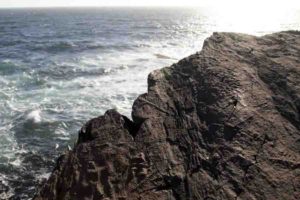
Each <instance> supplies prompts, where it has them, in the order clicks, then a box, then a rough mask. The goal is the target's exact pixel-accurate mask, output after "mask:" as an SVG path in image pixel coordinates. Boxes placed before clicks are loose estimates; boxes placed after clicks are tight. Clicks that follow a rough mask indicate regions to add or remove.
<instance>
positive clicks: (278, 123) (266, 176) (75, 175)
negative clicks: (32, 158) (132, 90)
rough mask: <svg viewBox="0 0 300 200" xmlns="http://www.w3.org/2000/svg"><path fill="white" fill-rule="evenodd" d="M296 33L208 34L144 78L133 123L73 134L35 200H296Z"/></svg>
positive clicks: (299, 60) (299, 133)
mask: <svg viewBox="0 0 300 200" xmlns="http://www.w3.org/2000/svg"><path fill="white" fill-rule="evenodd" d="M299 115H300V33H299V32H295V31H289V32H281V33H275V34H272V35H266V36H263V37H254V36H250V35H243V34H234V33H214V34H213V35H212V36H211V37H210V38H208V39H207V40H206V41H205V42H204V45H203V49H202V51H201V52H198V53H196V54H194V55H192V56H190V57H188V58H185V59H183V60H181V61H179V62H178V63H177V64H174V65H172V66H171V67H166V68H163V69H161V70H157V71H154V72H152V73H151V74H150V75H149V78H148V93H146V94H143V95H141V96H140V97H139V98H138V99H137V100H136V101H135V103H134V105H133V111H132V119H133V121H131V120H129V119H128V118H126V117H124V116H122V115H121V114H119V113H117V112H116V111H114V110H109V111H107V112H106V114H105V115H104V116H101V117H99V118H95V119H92V120H90V121H89V122H87V124H86V125H85V126H84V127H83V128H82V129H81V131H80V132H79V136H78V137H79V138H78V143H77V144H76V145H75V147H74V149H73V150H72V151H69V152H67V153H66V154H65V155H63V156H61V157H60V158H59V159H58V162H57V167H56V168H55V169H54V171H53V173H52V175H51V176H50V178H49V180H48V181H47V182H46V183H45V184H44V186H43V187H42V188H41V189H40V192H39V193H38V194H37V195H36V197H35V200H43V199H45V200H46V199H72V200H74V199H86V200H88V199H118V200H124V199H133V200H134V199H137V200H138V199H146V200H147V199H149V200H150V199H153V200H155V199H176V200H179V199H189V200H192V199H220V200H221V199H253V200H254V199H290V200H292V199H295V200H296V199H299V197H300V154H299V153H300V121H299Z"/></svg>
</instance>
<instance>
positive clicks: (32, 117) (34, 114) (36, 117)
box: [26, 110, 42, 123]
mask: <svg viewBox="0 0 300 200" xmlns="http://www.w3.org/2000/svg"><path fill="white" fill-rule="evenodd" d="M26 119H27V120H28V121H30V122H33V123H40V122H41V121H42V117H41V110H33V111H31V112H30V113H29V114H28V115H27V116H26Z"/></svg>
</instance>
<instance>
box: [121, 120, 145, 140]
mask: <svg viewBox="0 0 300 200" xmlns="http://www.w3.org/2000/svg"><path fill="white" fill-rule="evenodd" d="M122 117H123V119H124V128H125V129H127V130H128V132H129V134H130V135H131V136H132V137H133V138H135V137H136V135H137V133H138V131H139V129H140V127H141V125H142V124H143V123H144V121H145V120H143V121H140V122H139V123H136V122H133V121H131V120H130V119H129V118H128V117H126V116H124V115H122Z"/></svg>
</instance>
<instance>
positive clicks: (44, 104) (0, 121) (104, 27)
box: [0, 8, 300, 199]
mask: <svg viewBox="0 0 300 200" xmlns="http://www.w3.org/2000/svg"><path fill="white" fill-rule="evenodd" d="M249 16H250V15H244V16H243V15H242V14H240V17H239V18H236V16H235V15H233V14H232V12H231V11H227V12H226V11H225V12H224V11H223V12H219V11H214V10H210V11H208V10H205V9H187V8H184V9H179V8H177V9H175V8H172V9H171V8H169V9H168V8H163V9H161V8H151V9H150V8H148V9H146V8H134V9H133V8H131V9H130V8H101V9H100V8H99V9H15V10H13V9H10V10H4V9H2V10H0V199H9V198H10V199H30V198H31V197H32V196H33V194H34V193H35V186H36V185H37V184H38V183H39V182H40V181H41V180H42V179H43V178H46V177H47V176H48V175H49V173H50V171H51V169H52V168H53V166H54V163H55V159H56V158H57V156H58V155H59V154H61V153H62V152H63V151H64V150H66V149H67V146H68V145H70V146H72V144H73V143H74V142H75V140H76V137H77V131H78V130H79V128H80V127H81V126H82V125H83V123H84V122H86V121H87V120H88V119H90V118H92V117H96V116H99V115H101V114H103V113H104V112H105V110H107V109H110V108H116V109H118V110H119V111H120V112H121V113H123V114H126V115H130V111H131V105H132V103H133V101H134V99H135V98H136V97H137V96H138V95H139V94H141V93H144V92H146V88H147V85H146V77H147V74H148V73H149V72H150V71H152V70H154V69H157V68H161V67H164V66H167V65H170V64H172V63H174V62H176V61H177V60H178V59H180V58H183V57H184V56H187V55H189V54H192V53H194V52H195V51H199V50H200V49H201V46H202V43H203V40H204V38H206V37H207V36H209V35H210V34H211V33H212V32H213V31H239V32H246V33H252V34H257V35H261V34H265V33H270V32H274V31H278V30H284V29H299V27H300V26H299V24H300V18H299V12H297V11H293V12H288V15H283V17H281V18H280V16H281V15H279V18H278V13H275V14H274V15H264V17H263V18H262V16H260V17H258V16H257V14H256V15H253V16H250V17H249ZM274 16H276V17H277V18H274ZM247 20H248V21H247ZM251 23H252V24H251Z"/></svg>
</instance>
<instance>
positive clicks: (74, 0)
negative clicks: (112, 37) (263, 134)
mask: <svg viewBox="0 0 300 200" xmlns="http://www.w3.org/2000/svg"><path fill="white" fill-rule="evenodd" d="M54 6H59V7H61V6H214V7H224V6H226V7H248V6H251V7H252V8H255V7H265V8H268V9H270V8H275V7H276V8H281V7H288V8H294V7H298V8H300V0H0V7H54Z"/></svg>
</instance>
